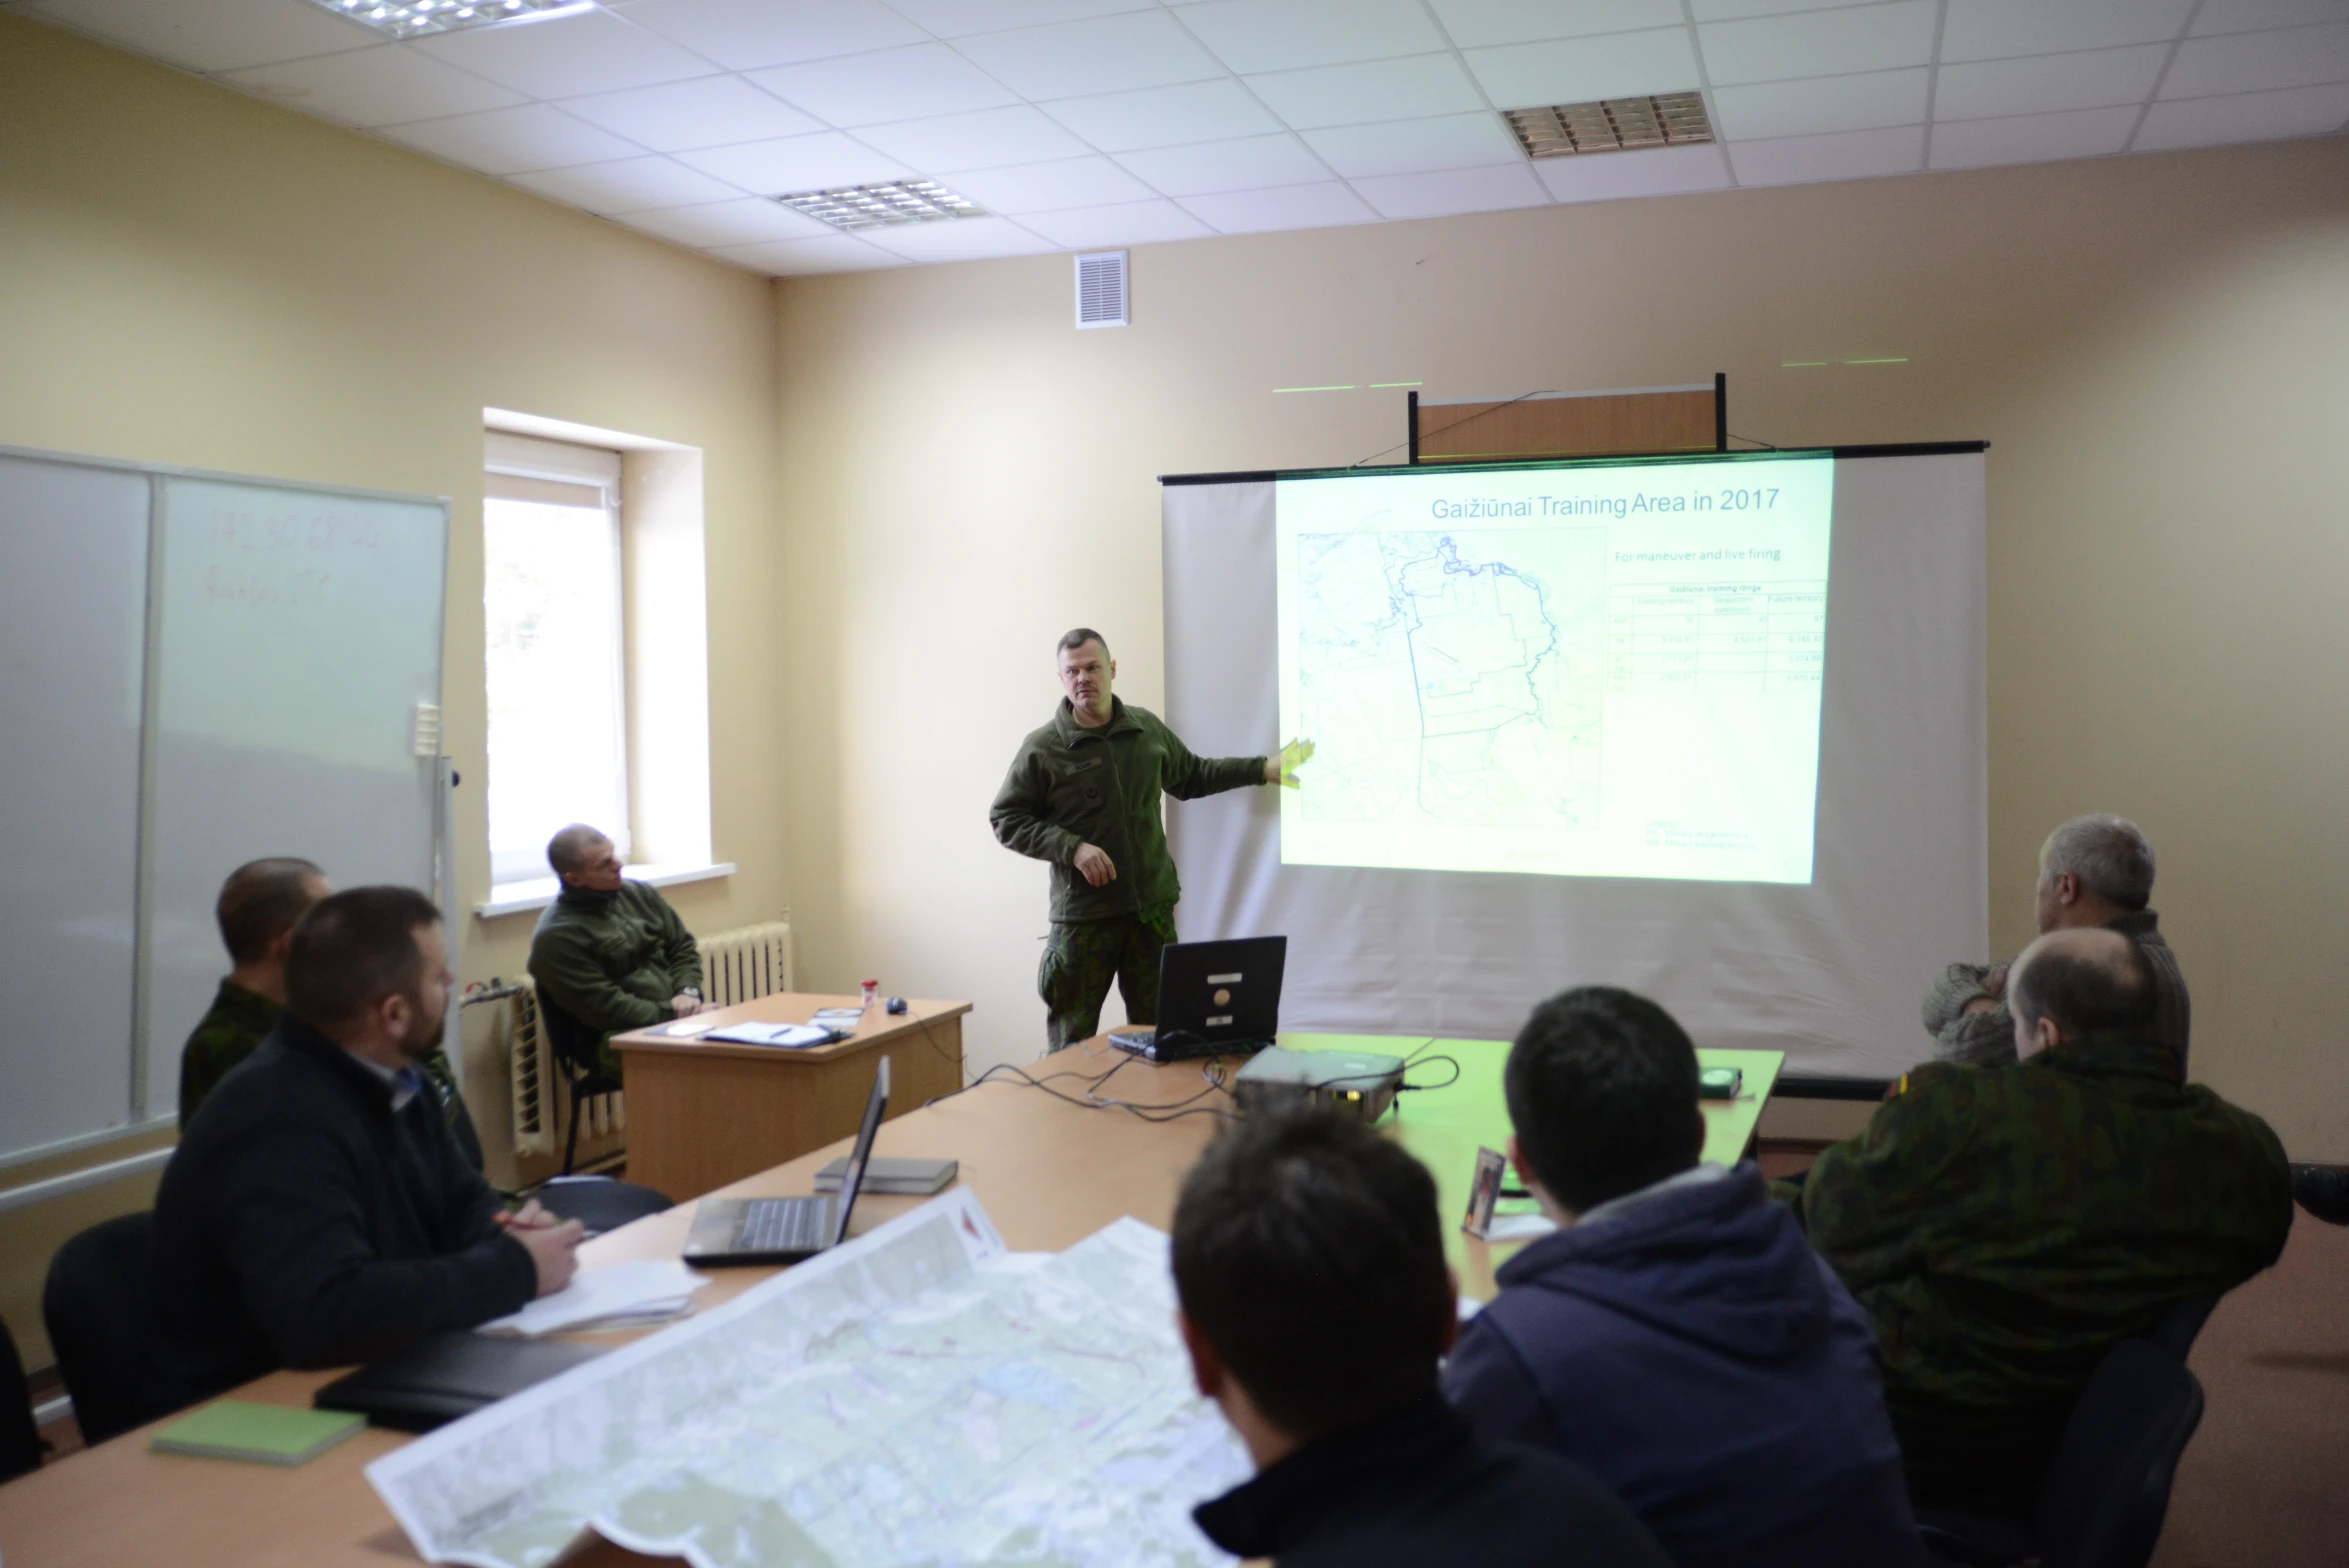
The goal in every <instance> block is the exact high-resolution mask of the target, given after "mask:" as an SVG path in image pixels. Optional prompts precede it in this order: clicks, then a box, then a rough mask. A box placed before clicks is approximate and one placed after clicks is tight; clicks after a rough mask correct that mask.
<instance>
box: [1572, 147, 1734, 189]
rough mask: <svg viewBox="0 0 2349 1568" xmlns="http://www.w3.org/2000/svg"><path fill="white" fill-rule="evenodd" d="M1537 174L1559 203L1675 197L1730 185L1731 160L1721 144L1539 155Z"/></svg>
mask: <svg viewBox="0 0 2349 1568" xmlns="http://www.w3.org/2000/svg"><path fill="white" fill-rule="evenodd" d="M1533 172H1534V175H1535V177H1536V178H1538V179H1539V180H1540V181H1541V182H1542V184H1543V185H1544V186H1546V187H1548V189H1549V192H1550V194H1551V195H1552V196H1554V197H1556V198H1557V199H1558V200H1559V201H1617V200H1620V199H1622V198H1623V197H1626V196H1677V195H1682V194H1684V193H1686V192H1689V191H1717V190H1720V189H1722V188H1724V187H1725V186H1727V185H1728V184H1729V161H1728V159H1726V158H1724V157H1723V156H1722V154H1721V149H1720V148H1718V147H1654V148H1641V149H1640V150H1639V151H1637V152H1606V153H1586V154H1582V155H1580V156H1577V157H1572V158H1536V159H1535V160H1534V161H1533Z"/></svg>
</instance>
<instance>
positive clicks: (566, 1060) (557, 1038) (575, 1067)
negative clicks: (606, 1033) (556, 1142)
mask: <svg viewBox="0 0 2349 1568" xmlns="http://www.w3.org/2000/svg"><path fill="white" fill-rule="evenodd" d="M538 1017H539V1022H540V1024H541V1026H542V1027H544V1028H545V1030H546V1043H547V1054H548V1055H550V1056H552V1057H553V1058H554V1060H555V1070H556V1071H557V1072H560V1073H561V1074H562V1075H563V1082H564V1083H565V1084H566V1085H568V1086H569V1088H570V1090H571V1130H570V1131H569V1132H567V1133H565V1134H564V1136H563V1174H564V1175H566V1176H568V1175H570V1174H571V1166H572V1163H573V1162H574V1161H575V1160H576V1159H577V1157H578V1154H579V1111H580V1102H581V1101H583V1100H591V1099H593V1098H595V1097H596V1096H597V1095H599V1094H614V1093H617V1092H618V1091H619V1088H620V1079H619V1075H618V1074H616V1073H607V1072H604V1071H602V1070H601V1069H600V1068H599V1067H598V1065H597V1062H596V1057H597V1054H598V1053H599V1052H600V1051H601V1049H602V1047H603V1043H604V1038H603V1036H602V1035H600V1034H598V1033H596V1032H595V1030H593V1029H590V1028H589V1027H588V1026H587V1025H585V1024H583V1023H581V1022H580V1021H579V1020H578V1019H576V1018H574V1017H572V1016H571V1015H570V1014H569V1013H566V1012H564V1011H563V1010H562V1009H561V1008H560V1007H557V1006H556V1005H555V1004H554V1001H553V1000H552V999H551V998H550V997H548V996H547V994H546V993H545V992H544V991H541V992H539V993H538ZM645 1190H646V1191H650V1190H651V1189H650V1188H647V1189H645Z"/></svg>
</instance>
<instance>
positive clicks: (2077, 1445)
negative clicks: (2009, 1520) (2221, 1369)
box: [2037, 1339, 2202, 1568]
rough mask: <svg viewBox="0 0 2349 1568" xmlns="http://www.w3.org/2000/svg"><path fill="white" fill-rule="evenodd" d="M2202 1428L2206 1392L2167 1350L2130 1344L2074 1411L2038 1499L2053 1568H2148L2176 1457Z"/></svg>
mask: <svg viewBox="0 0 2349 1568" xmlns="http://www.w3.org/2000/svg"><path fill="white" fill-rule="evenodd" d="M2201 1424H2202V1385H2201V1384H2200V1383H2199V1382H2197V1381H2195V1378H2194V1374H2193V1373H2191V1372H2189V1371H2187V1370H2186V1364H2185V1363H2184V1362H2182V1361H2180V1360H2179V1359H2178V1358H2177V1357H2176V1356H2173V1355H2171V1354H2170V1353H2169V1352H2168V1351H2167V1350H2165V1349H2163V1348H2162V1347H2161V1346H2159V1345H2156V1344H2154V1343H2152V1342H2151V1341H2149V1340H2143V1339H2124V1340H2122V1341H2121V1342H2120V1343H2119V1344H2117V1345H2115V1346H2113V1347H2112V1349H2111V1350H2110V1351H2108V1352H2106V1354H2105V1358H2104V1360H2103V1362H2102V1363H2101V1364H2100V1365H2099V1366H2098V1367H2097V1369H2096V1375H2095V1376H2094V1377H2092V1378H2090V1379H2089V1380H2088V1388H2087V1391H2086V1392H2085V1393H2083V1394H2082V1395H2081V1396H2080V1402H2079V1404H2077V1405H2076V1406H2074V1407H2073V1409H2072V1416H2071V1420H2070V1421H2069V1422H2067V1423H2066V1424H2065V1426H2064V1434H2063V1438H2062V1440H2061V1441H2060V1442H2058V1443H2057V1444H2056V1449H2055V1459H2054V1462H2053V1463H2052V1464H2050V1465H2049V1466H2048V1471H2047V1481H2046V1485H2045V1486H2044V1488H2043V1489H2042V1490H2041V1492H2040V1494H2039V1517H2038V1532H2037V1533H2038V1536H2039V1551H2040V1561H2041V1563H2042V1564H2044V1565H2045V1568H2145V1564H2146V1562H2147V1561H2148V1560H2149V1559H2150V1558H2151V1557H2152V1556H2153V1548H2154V1544H2155V1543H2156V1542H2158V1541H2159V1540H2160V1539H2161V1526H2162V1520H2163V1518H2164V1517H2165V1516H2166V1515H2167V1514H2168V1513H2169V1506H2170V1481H2171V1479H2172V1478H2173V1477H2174V1476H2175V1475H2176V1474H2177V1470H2178V1457H2179V1455H2181V1454H2183V1453H2184V1452H2185V1451H2186V1444H2187V1442H2188V1441H2189V1440H2190V1439H2191V1438H2192V1437H2193V1436H2194V1429H2195V1428H2196V1427H2198V1426H2200V1425H2201Z"/></svg>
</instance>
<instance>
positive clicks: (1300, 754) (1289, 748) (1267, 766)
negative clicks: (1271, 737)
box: [1264, 740, 1313, 789]
mask: <svg viewBox="0 0 2349 1568" xmlns="http://www.w3.org/2000/svg"><path fill="white" fill-rule="evenodd" d="M1312 760H1313V742H1311V741H1309V740H1293V741H1290V742H1289V743H1288V744H1287V745H1286V746H1283V747H1282V748H1281V749H1280V755H1278V756H1276V757H1269V758H1267V759H1265V763H1264V782H1265V783H1267V784H1278V785H1280V786H1281V787H1282V788H1283V789H1296V788H1298V787H1299V782H1300V781H1299V780H1298V778H1297V770H1298V769H1299V768H1301V767H1303V766H1305V764H1306V763H1308V762H1311V761H1312Z"/></svg>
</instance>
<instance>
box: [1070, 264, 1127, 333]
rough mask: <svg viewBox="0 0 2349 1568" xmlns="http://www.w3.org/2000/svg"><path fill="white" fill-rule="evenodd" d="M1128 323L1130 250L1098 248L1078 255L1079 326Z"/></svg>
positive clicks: (1122, 324) (1108, 325)
mask: <svg viewBox="0 0 2349 1568" xmlns="http://www.w3.org/2000/svg"><path fill="white" fill-rule="evenodd" d="M1125 324H1126V253H1125V252H1124V251H1122V250H1101V251H1094V252H1092V253H1090V254H1088V255H1083V256H1079V257H1078V258H1077V325H1078V326H1080V327H1122V326H1124V325H1125Z"/></svg>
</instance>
